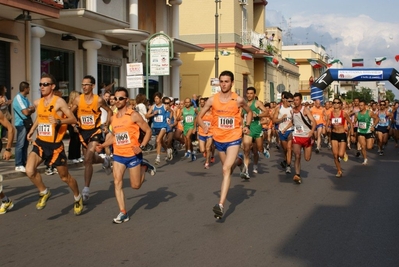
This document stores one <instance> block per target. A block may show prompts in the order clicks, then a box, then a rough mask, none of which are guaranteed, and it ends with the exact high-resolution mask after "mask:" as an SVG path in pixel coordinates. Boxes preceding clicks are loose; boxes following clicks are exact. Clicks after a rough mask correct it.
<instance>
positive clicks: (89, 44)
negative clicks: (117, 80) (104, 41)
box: [83, 41, 101, 94]
mask: <svg viewBox="0 0 399 267" xmlns="http://www.w3.org/2000/svg"><path fill="white" fill-rule="evenodd" d="M83 48H84V49H86V50H87V51H86V64H87V70H86V75H91V76H93V77H94V78H95V79H96V83H97V82H98V79H97V50H98V49H100V48H101V43H100V42H99V41H85V42H83ZM93 93H94V94H97V93H98V90H97V85H96V87H94V90H93Z"/></svg>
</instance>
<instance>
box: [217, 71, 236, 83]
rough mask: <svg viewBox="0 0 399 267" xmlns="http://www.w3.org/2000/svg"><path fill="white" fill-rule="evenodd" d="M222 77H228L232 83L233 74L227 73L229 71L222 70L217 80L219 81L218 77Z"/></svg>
mask: <svg viewBox="0 0 399 267" xmlns="http://www.w3.org/2000/svg"><path fill="white" fill-rule="evenodd" d="M222 76H229V77H230V79H231V81H232V82H234V74H233V73H232V72H231V71H229V70H224V71H222V72H221V73H220V75H219V79H220V77H222Z"/></svg>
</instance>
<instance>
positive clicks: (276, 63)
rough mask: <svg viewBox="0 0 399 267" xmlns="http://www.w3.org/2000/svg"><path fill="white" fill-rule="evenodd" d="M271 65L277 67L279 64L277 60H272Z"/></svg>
mask: <svg viewBox="0 0 399 267" xmlns="http://www.w3.org/2000/svg"><path fill="white" fill-rule="evenodd" d="M272 63H273V64H274V65H275V66H278V64H279V63H280V62H279V61H278V59H277V58H273V60H272Z"/></svg>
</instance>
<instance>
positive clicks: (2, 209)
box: [0, 112, 15, 214]
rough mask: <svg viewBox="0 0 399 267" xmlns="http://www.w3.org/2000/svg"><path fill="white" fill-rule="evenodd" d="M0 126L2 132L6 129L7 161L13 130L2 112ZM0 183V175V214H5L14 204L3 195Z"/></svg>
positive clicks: (1, 180) (1, 177) (9, 156)
mask: <svg viewBox="0 0 399 267" xmlns="http://www.w3.org/2000/svg"><path fill="white" fill-rule="evenodd" d="M0 125H1V128H2V129H1V130H2V131H3V130H4V129H7V145H6V150H5V151H4V153H3V159H4V160H9V159H10V158H11V146H12V142H13V141H14V134H15V129H14V127H13V126H12V125H11V123H10V122H9V121H8V120H7V118H6V117H5V116H4V115H3V112H0ZM0 150H1V149H0ZM2 182H3V175H1V174H0V199H1V206H0V214H5V213H6V212H8V211H9V210H11V209H12V208H13V207H14V203H13V202H12V200H11V199H9V198H8V197H7V196H6V195H5V194H4V192H3V185H2Z"/></svg>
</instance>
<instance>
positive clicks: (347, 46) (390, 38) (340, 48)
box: [266, 10, 399, 68]
mask: <svg viewBox="0 0 399 267" xmlns="http://www.w3.org/2000/svg"><path fill="white" fill-rule="evenodd" d="M266 25H267V26H268V27H269V26H277V27H280V28H281V29H282V30H283V42H284V44H291V45H292V44H298V45H300V44H312V43H314V42H316V43H318V44H321V45H323V46H324V47H325V48H326V53H327V54H329V55H330V56H331V57H334V58H339V59H340V60H341V61H342V62H343V63H344V66H345V67H351V60H352V59H353V58H364V61H365V67H375V66H376V65H375V62H374V58H375V57H381V56H385V57H387V60H386V61H385V62H384V63H383V65H382V67H396V68H398V65H399V64H398V62H396V61H395V59H394V57H395V55H397V54H399V32H398V31H397V24H394V23H388V22H379V21H376V20H374V19H372V18H371V17H369V16H366V15H357V16H353V17H349V16H342V15H336V14H327V15H309V14H303V13H302V14H296V15H294V16H292V17H291V18H290V19H288V20H287V19H285V18H284V16H283V15H282V14H281V13H280V12H278V11H273V10H271V11H268V13H267V20H266ZM289 25H290V27H289ZM289 28H290V32H291V34H288V33H289V31H288V29H289Z"/></svg>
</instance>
